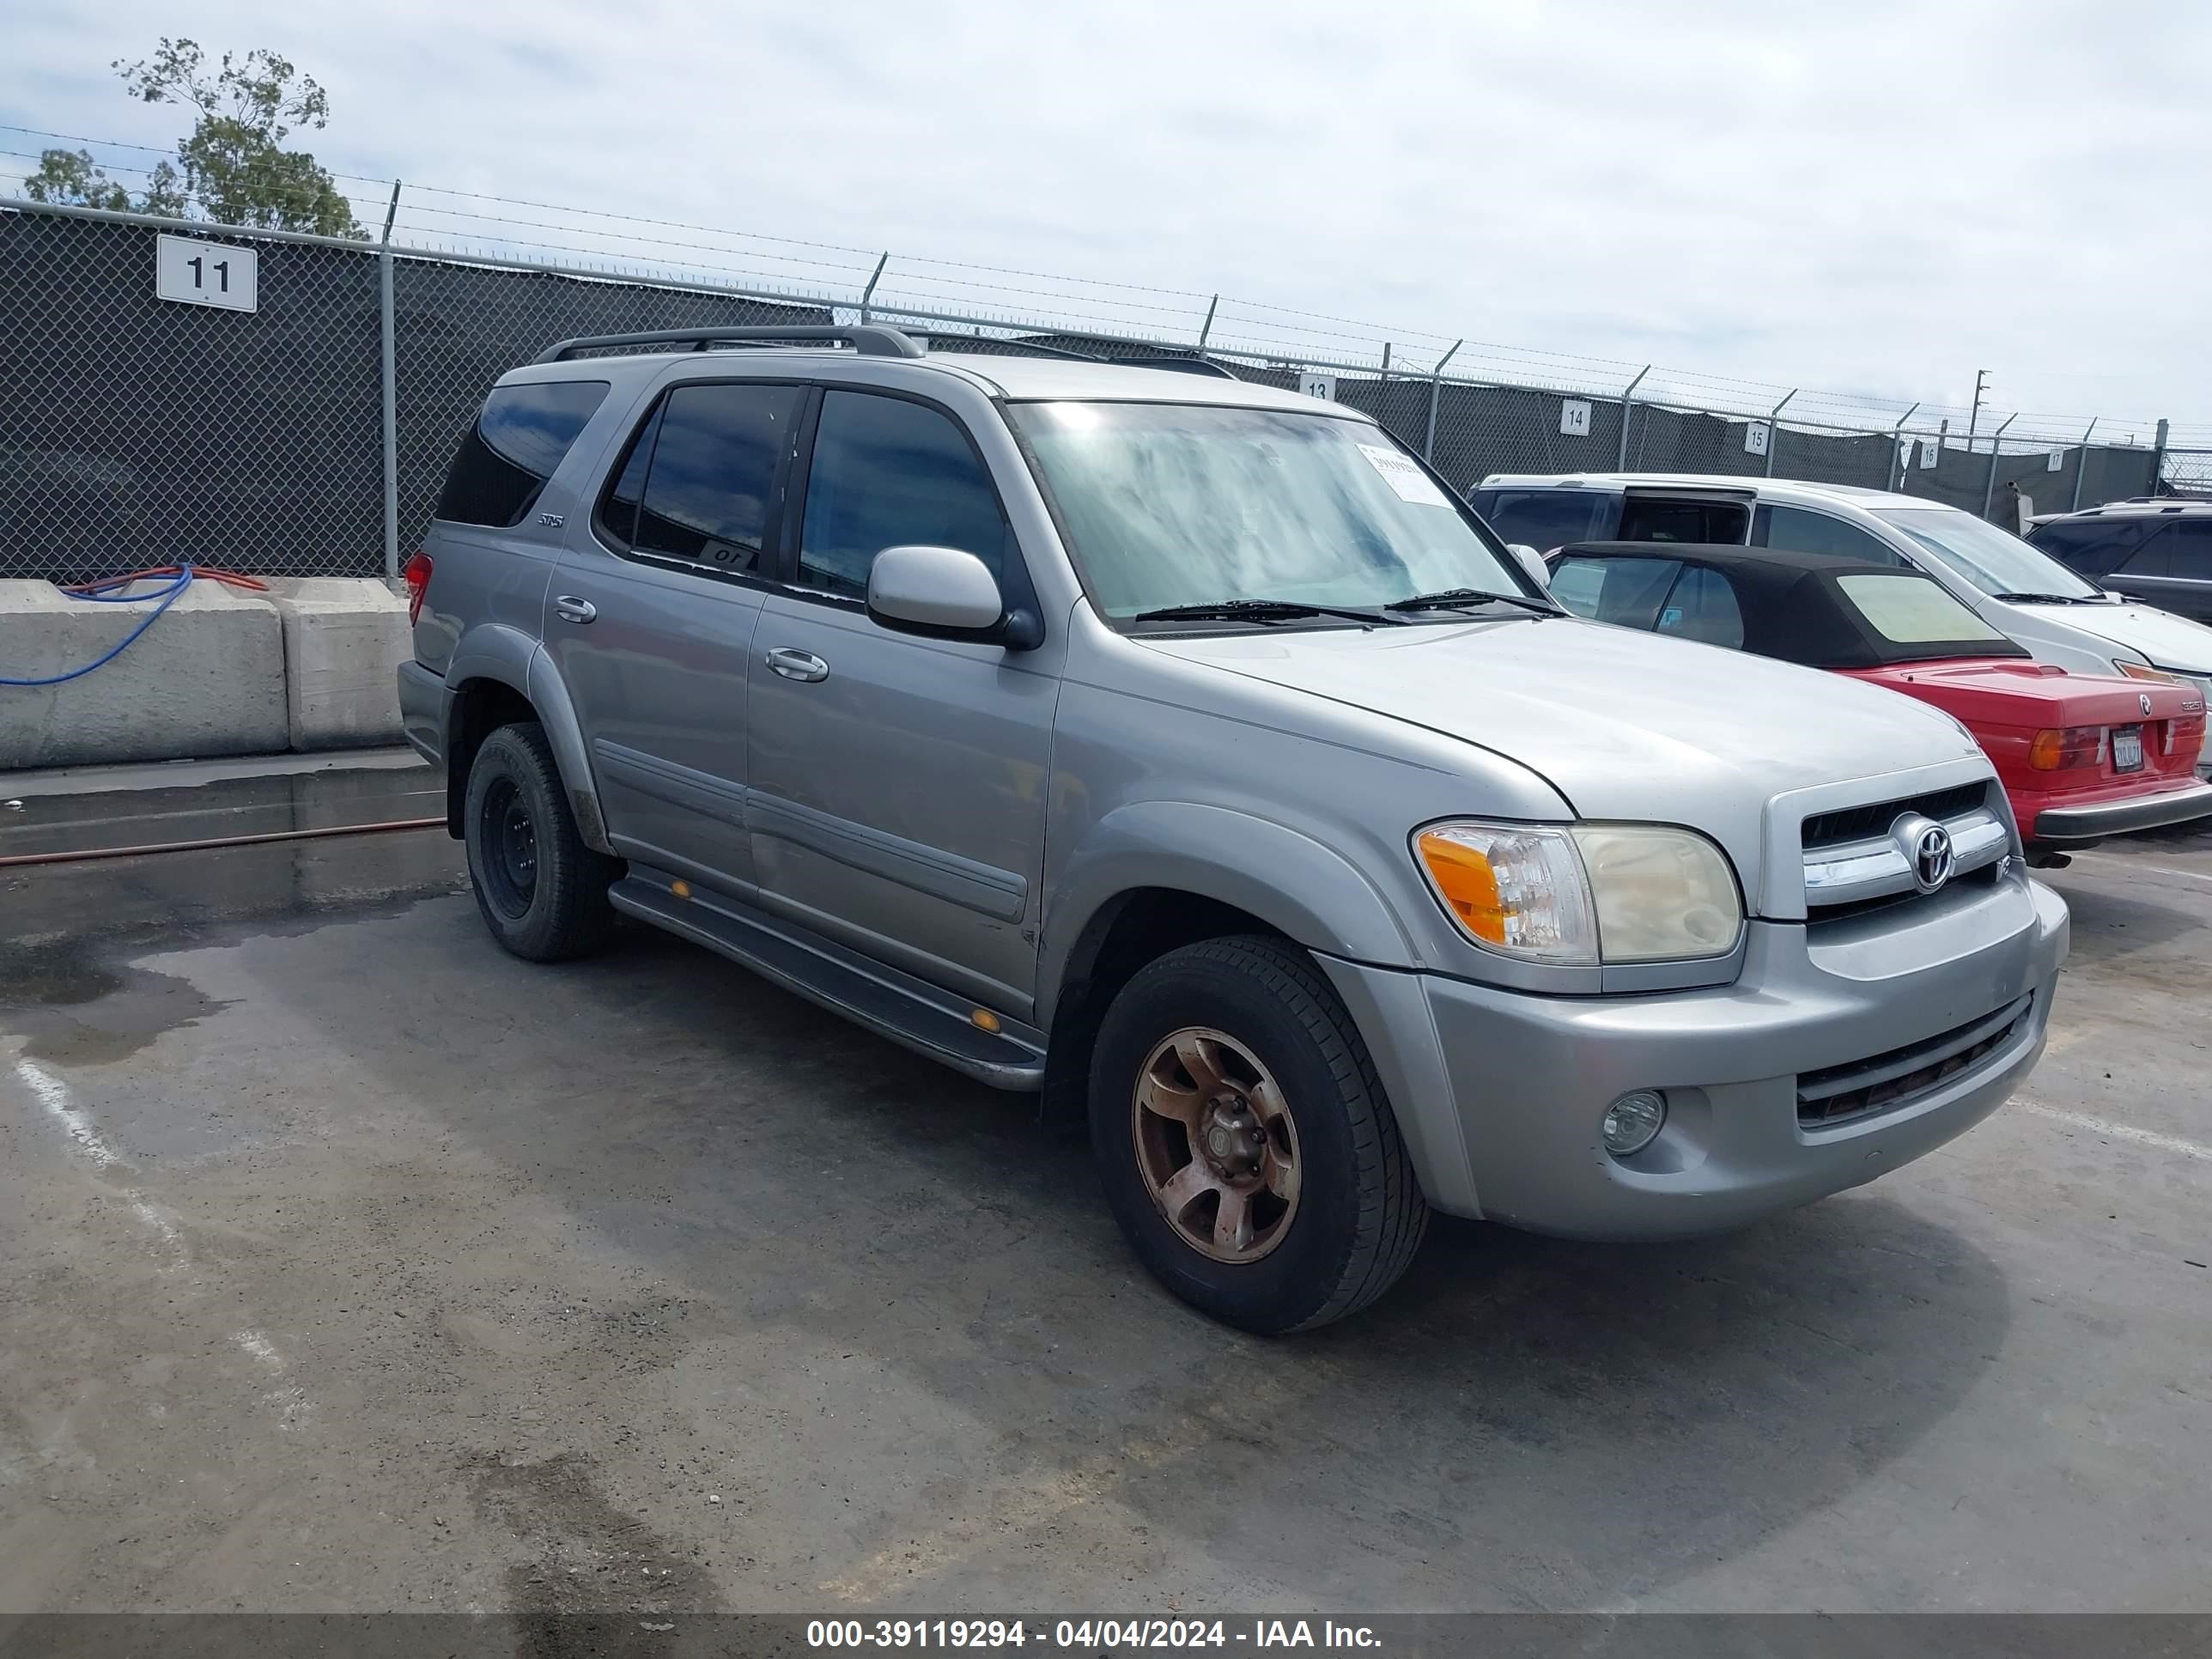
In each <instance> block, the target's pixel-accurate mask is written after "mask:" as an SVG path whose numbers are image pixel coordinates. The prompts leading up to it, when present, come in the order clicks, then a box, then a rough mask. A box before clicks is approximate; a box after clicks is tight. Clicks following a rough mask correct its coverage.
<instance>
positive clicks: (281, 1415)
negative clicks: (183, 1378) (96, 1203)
mask: <svg viewBox="0 0 2212 1659" xmlns="http://www.w3.org/2000/svg"><path fill="white" fill-rule="evenodd" d="M12 1068H13V1070H14V1072H15V1077H16V1079H17V1080H18V1081H19V1082H21V1084H22V1085H23V1087H24V1088H25V1089H26V1090H27V1091H28V1092H29V1094H30V1096H31V1098H32V1099H33V1100H35V1101H37V1102H38V1103H39V1104H40V1107H42V1108H43V1109H45V1111H46V1115H47V1116H49V1117H51V1118H52V1119H53V1121H55V1122H56V1123H57V1124H58V1125H60V1127H61V1131H62V1133H63V1134H64V1135H65V1136H66V1137H67V1138H68V1139H69V1142H70V1146H74V1147H75V1148H76V1150H77V1151H78V1152H80V1153H82V1155H83V1156H84V1157H85V1158H88V1159H90V1160H91V1161H92V1163H93V1164H95V1165H97V1166H98V1167H99V1168H100V1169H103V1170H111V1169H114V1168H116V1167H117V1166H118V1165H119V1164H122V1163H123V1157H122V1154H121V1153H119V1152H117V1151H116V1150H115V1149H114V1148H113V1147H112V1146H109V1145H108V1144H107V1143H106V1141H105V1140H103V1139H101V1138H100V1130H99V1128H98V1127H97V1126H96V1125H94V1122H93V1121H92V1117H91V1115H90V1114H89V1113H88V1112H87V1111H85V1109H83V1108H82V1107H81V1106H79V1105H78V1104H77V1103H76V1100H75V1099H74V1098H73V1097H71V1095H70V1087H69V1085H67V1084H66V1083H64V1082H63V1081H62V1080H61V1079H59V1078H58V1077H56V1076H55V1075H54V1074H53V1073H52V1072H50V1071H48V1070H47V1069H46V1067H45V1066H41V1065H40V1064H39V1062H38V1061H36V1060H31V1059H27V1058H26V1057H25V1056H23V1055H21V1054H18V1055H17V1056H16V1057H15V1060H13V1062H12ZM119 1196H120V1197H121V1198H122V1200H123V1201H124V1202H125V1204H127V1205H129V1206H130V1207H131V1214H132V1215H134V1216H136V1217H137V1219H138V1221H139V1224H140V1225H143V1227H145V1229H146V1230H147V1231H149V1232H150V1233H152V1234H153V1235H154V1237H155V1238H157V1239H159V1240H160V1241H161V1245H162V1248H163V1249H165V1250H166V1251H167V1254H168V1256H169V1261H168V1263H167V1265H166V1266H165V1267H162V1269H161V1271H162V1272H163V1273H182V1274H183V1275H184V1276H185V1279H187V1280H188V1281H189V1283H188V1285H187V1293H188V1294H190V1295H192V1296H195V1297H197V1296H198V1295H201V1294H204V1291H205V1289H206V1287H205V1285H203V1284H202V1283H201V1282H200V1279H199V1275H198V1274H197V1273H195V1272H194V1271H193V1269H192V1256H191V1246H190V1245H188V1244H187V1243H185V1236H184V1234H183V1232H182V1231H180V1230H179V1228H178V1226H177V1225H176V1223H174V1222H173V1221H172V1220H170V1219H169V1218H168V1217H167V1215H164V1214H163V1213H162V1212H161V1211H160V1210H159V1209H157V1208H155V1206H153V1205H152V1204H151V1203H149V1201H148V1200H147V1199H146V1196H145V1194H143V1193H141V1192H140V1191H139V1190H138V1189H137V1188H135V1187H126V1188H123V1189H122V1190H121V1192H120V1194H119ZM231 1340H233V1341H234V1342H235V1343H237V1344H238V1346H240V1348H242V1349H244V1350H245V1351H246V1353H247V1354H248V1355H249V1356H251V1357H252V1359H253V1361H254V1363H255V1364H258V1365H259V1366H260V1367H261V1368H262V1370H264V1371H266V1372H267V1373H268V1374H269V1376H270V1379H271V1380H272V1381H273V1382H274V1383H276V1385H277V1386H276V1387H274V1388H271V1389H268V1390H267V1391H266V1392H265V1393H264V1394H263V1395H262V1396H261V1397H262V1399H263V1400H264V1401H267V1402H268V1403H269V1404H270V1406H272V1407H275V1408H276V1425H277V1426H278V1427H279V1428H283V1429H296V1428H298V1427H300V1426H301V1425H302V1424H303V1423H305V1422H307V1420H308V1419H310V1418H312V1417H313V1415H314V1410H315V1407H314V1402H313V1401H311V1400H310V1399H308V1398H307V1391H306V1390H305V1389H301V1388H300V1387H299V1386H298V1385H297V1384H296V1383H290V1382H289V1381H287V1380H286V1376H287V1373H288V1372H289V1370H290V1367H289V1366H288V1365H287V1364H285V1362H284V1356H283V1354H282V1353H281V1352H278V1351H277V1347H276V1344H275V1343H274V1342H271V1341H270V1340H269V1336H268V1334H267V1333H266V1332H264V1331H259V1330H244V1331H240V1332H238V1333H237V1334H235V1335H234V1336H233V1337H232V1339H231Z"/></svg>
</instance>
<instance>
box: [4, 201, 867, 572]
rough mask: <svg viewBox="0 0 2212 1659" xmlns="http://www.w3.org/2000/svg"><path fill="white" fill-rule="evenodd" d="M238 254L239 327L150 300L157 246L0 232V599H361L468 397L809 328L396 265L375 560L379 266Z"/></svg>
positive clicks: (619, 288) (278, 246)
mask: <svg viewBox="0 0 2212 1659" xmlns="http://www.w3.org/2000/svg"><path fill="white" fill-rule="evenodd" d="M173 229H174V230H175V231H176V232H177V233H178V234H189V235H190V236H191V238H192V239H193V240H195V241H198V242H215V243H218V244H221V245H224V246H252V248H253V249H254V251H255V252H256V254H257V256H258V260H257V263H258V276H257V283H256V286H257V289H258V295H257V299H258V308H257V309H256V310H254V311H253V312H252V313H241V312H237V311H229V310H222V309H218V308H215V307H207V306H203V305H196V304H187V303H178V302H175V301H168V300H164V299H161V298H158V297H156V295H155V239H156V237H157V236H158V235H160V234H161V227H160V226H158V225H154V224H141V223H127V222H114V221H112V220H101V219H94V218H88V217H83V216H70V215H61V214H52V213H41V212H15V213H0V273H4V275H0V577H32V578H43V579H46V580H53V581H76V580H88V579H90V578H92V577H95V576H100V575H105V574H111V573H113V572H116V571H120V570H129V569H134V568H140V567H143V566H146V565H151V564H166V563H171V562H177V561H179V560H190V561H191V562H195V563H201V564H212V565H219V566H222V567H225V568H230V569H236V570H249V571H253V572H257V573H259V574H270V575H295V576H309V575H313V576H375V575H382V574H387V568H388V564H389V557H388V555H389V552H390V550H391V549H392V548H393V547H397V548H398V549H399V550H401V555H400V556H402V557H404V550H407V549H410V548H412V547H414V546H416V545H417V544H419V543H420V540H421V537H422V530H423V528H424V526H426V525H428V522H429V518H430V510H431V507H432V506H433V505H434V503H435V501H436V498H437V494H438V487H439V485H440V483H441V482H442V481H443V479H444V477H445V471H446V465H447V462H448V461H449V460H450V459H452V457H453V447H454V446H455V444H456V443H457V442H459V438H460V435H461V434H462V433H463V432H464V431H465V430H466V429H467V427H468V423H469V422H470V420H471V418H472V417H473V416H474V415H475V413H476V410H477V405H478V404H481V403H482V402H483V395H484V392H485V389H486V388H487V387H489V386H490V385H491V383H492V382H493V381H494V380H496V379H497V378H498V377H499V376H500V375H501V374H503V373H505V372H506V371H507V369H509V368H513V367H514V365H515V364H517V363H520V362H528V361H529V360H530V359H531V358H532V357H534V356H537V355H538V353H539V352H540V351H543V350H544V349H545V347H546V346H547V344H549V343H550V342H552V341H554V340H556V339H562V338H564V337H569V336H573V335H578V334H615V333H624V332H630V331H638V330H643V329H649V328H676V327H687V326H692V325H714V324H730V325H741V324H760V323H810V322H823V321H827V320H828V319H829V313H828V312H826V311H825V310H823V309H822V308H821V307H813V306H795V305H787V304H781V303H771V302H765V301H758V300H752V299H746V298H740V297H736V296H732V295H724V294H715V293H706V292H700V291H697V290H694V289H682V288H675V287H666V286H653V285H648V284H645V283H634V282H622V281H611V280H605V279H593V278H589V277H585V276H568V275H562V274H556V273H552V272H547V271H529V270H501V269H496V268H493V267H489V266H484V265H478V264H459V263H455V262H453V261H452V260H450V259H426V258H417V257H412V256H410V255H405V254H401V253H398V252H394V253H393V254H392V257H391V261H390V263H391V267H392V270H391V275H392V313H391V314H392V392H393V398H392V415H393V420H392V475H393V482H394V483H395V484H396V489H395V491H394V495H395V497H396V501H395V503H394V504H395V506H396V513H395V514H394V515H393V518H392V536H391V537H390V538H388V539H387V537H386V518H387V513H386V489H385V484H386V444H385V436H384V422H383V412H382V411H383V392H384V379H383V376H384V350H383V344H384V324H383V320H382V319H383V306H382V296H381V288H382V282H383V269H382V267H383V265H384V263H385V259H384V256H383V254H382V253H381V252H380V250H379V249H378V248H377V247H375V246H374V245H368V244H362V243H352V244H346V243H338V242H325V241H321V240H276V239H270V238H266V237H248V236H243V235H240V236H226V235H220V234H210V231H209V230H208V228H207V227H205V226H204V225H198V224H192V225H183V224H179V225H177V226H175V227H173Z"/></svg>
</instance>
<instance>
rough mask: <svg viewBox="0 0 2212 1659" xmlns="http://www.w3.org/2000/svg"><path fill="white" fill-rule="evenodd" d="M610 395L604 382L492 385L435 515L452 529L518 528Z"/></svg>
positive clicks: (450, 470)
mask: <svg viewBox="0 0 2212 1659" xmlns="http://www.w3.org/2000/svg"><path fill="white" fill-rule="evenodd" d="M606 395H607V382H606V381H605V380H532V381H530V382H528V383H526V384H525V385H522V386H494V387H493V388H492V392H491V395H490V396H489V398H485V399H484V406H483V413H481V414H479V415H478V416H477V423H476V425H475V426H473V427H471V428H470V429H469V435H468V436H467V437H465V438H464V439H462V440H461V448H460V453H459V454H457V455H455V456H454V457H453V465H452V466H451V467H450V468H448V469H447V472H446V487H445V489H443V490H441V492H440V493H439V495H438V509H437V513H436V516H437V517H439V518H441V519H443V520H447V522H448V523H451V524H483V525H495V526H499V527H501V528H507V527H510V526H514V525H519V524H520V523H521V522H522V520H524V519H525V518H526V516H527V515H528V514H529V512H530V509H531V507H532V506H534V505H535V504H536V502H537V501H538V492H539V491H541V490H543V489H544V488H545V481H546V480H547V479H548V478H550V477H552V476H553V470H554V468H556V467H557V466H559V465H561V458H562V456H564V455H566V454H567V453H568V450H569V447H570V446H571V445H573V444H574V442H575V441H576V435H577V434H578V433H580V432H581V431H582V430H583V429H584V426H585V423H586V422H588V421H589V420H590V419H591V418H592V411H593V410H597V409H598V408H599V403H600V400H601V399H603V398H605V396H606Z"/></svg>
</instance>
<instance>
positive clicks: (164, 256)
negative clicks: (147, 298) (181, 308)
mask: <svg viewBox="0 0 2212 1659" xmlns="http://www.w3.org/2000/svg"><path fill="white" fill-rule="evenodd" d="M260 264H261V256H260V255H259V254H258V253H257V252H255V251H254V250H253V249H252V248H250V247H240V246H236V245H234V244H233V243H230V242H203V241H200V240H197V239H195V238H193V237H190V236H166V235H165V236H162V237H160V238H159V239H157V242H156V246H155V252H154V296H155V298H156V299H160V300H174V301H177V302H178V303H179V304H180V305H188V306H216V307H220V308H222V310H225V311H258V310H260V309H261V282H260V275H261V273H260Z"/></svg>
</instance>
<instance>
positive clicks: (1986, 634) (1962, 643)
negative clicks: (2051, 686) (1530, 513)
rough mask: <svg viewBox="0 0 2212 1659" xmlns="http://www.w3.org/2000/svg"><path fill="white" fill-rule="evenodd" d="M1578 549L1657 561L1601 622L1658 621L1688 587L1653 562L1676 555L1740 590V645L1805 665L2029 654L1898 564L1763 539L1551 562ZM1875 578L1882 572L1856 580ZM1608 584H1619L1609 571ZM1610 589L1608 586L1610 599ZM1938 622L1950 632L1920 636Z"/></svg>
mask: <svg viewBox="0 0 2212 1659" xmlns="http://www.w3.org/2000/svg"><path fill="white" fill-rule="evenodd" d="M1577 558H1584V559H1602V560H1605V561H1607V562H1608V564H1611V563H1612V562H1614V561H1620V560H1635V561H1638V562H1645V563H1648V564H1649V565H1650V566H1652V567H1654V568H1653V569H1652V570H1651V575H1652V577H1653V578H1654V580H1650V581H1644V582H1639V583H1636V584H1633V585H1632V586H1633V588H1634V589H1635V590H1636V591H1634V592H1632V593H1631V594H1630V595H1629V596H1628V598H1627V600H1626V607H1625V609H1624V610H1623V611H1622V612H1621V613H1620V614H1607V612H1608V611H1610V610H1613V606H1611V605H1607V603H1605V602H1604V601H1601V604H1600V607H1599V611H1598V613H1597V614H1598V619H1599V620H1600V621H1602V622H1619V623H1625V624H1626V625H1627V626H1629V627H1632V628H1644V629H1659V628H1660V624H1661V621H1662V617H1664V616H1665V615H1666V613H1667V611H1668V609H1669V608H1671V606H1672V605H1674V604H1677V603H1679V600H1678V599H1677V598H1676V596H1680V595H1681V594H1682V593H1683V592H1684V588H1683V586H1682V578H1681V577H1680V576H1677V577H1676V578H1675V579H1674V581H1673V582H1671V583H1669V584H1667V585H1666V586H1665V587H1664V588H1663V589H1662V587H1661V585H1660V580H1658V579H1659V578H1660V577H1661V575H1662V573H1661V571H1660V570H1659V569H1657V568H1656V567H1658V566H1662V565H1665V564H1670V563H1671V564H1678V565H1680V566H1681V567H1683V568H1684V570H1685V571H1687V570H1692V569H1700V570H1706V571H1711V573H1713V574H1714V575H1716V576H1718V577H1719V578H1721V579H1722V580H1724V581H1725V582H1726V583H1727V584H1728V586H1729V592H1731V593H1733V595H1734V596H1735V609H1736V611H1738V612H1740V613H1741V617H1742V621H1743V647H1742V648H1743V649H1745V650H1747V651H1750V652H1753V653H1757V654H1758V655H1759V656H1762V657H1776V658H1779V659H1781V660H1783V661H1784V662H1794V663H1802V664H1803V665H1805V666H1806V667H1808V668H1880V667H1883V666H1886V665H1889V664H1893V663H1914V662H1933V661H1936V660H1939V659H1943V658H1947V657H2025V656H2027V655H2028V654H2029V653H2028V652H2027V649H2026V648H2025V647H2022V646H2020V645H2016V644H2015V643H2014V642H2013V641H2011V640H2008V639H2007V638H2006V637H2005V636H2004V635H2002V634H2000V633H1998V632H1997V631H1996V629H1992V628H1990V626H1989V625H1988V624H1987V623H1984V622H1983V621H1982V619H1981V618H1980V617H1978V616H1977V615H1975V614H1974V612H1973V611H1971V610H1969V609H1968V608H1967V607H1966V605H1964V604H1962V603H1960V600H1959V599H1956V598H1955V597H1954V596H1953V594H1952V593H1951V592H1950V591H1949V590H1948V589H1947V588H1945V587H1944V586H1943V585H1942V583H1940V582H1938V581H1936V580H1935V578H1933V577H1932V576H1929V575H1926V574H1923V573H1922V572H1920V571H1917V570H1913V569H1910V568H1905V567H1904V566H1900V565H1889V564H1876V563H1874V562H1870V561H1867V560H1862V559H1851V558H1845V557H1843V556H1840V555H1837V554H1830V553H1784V552H1780V551H1778V550H1775V549H1772V548H1766V547H1723V546H1711V545H1707V544H1701V543H1676V542H1578V543H1576V544H1573V545H1571V546H1568V547H1563V548H1561V549H1560V550H1559V551H1558V552H1557V553H1556V554H1554V555H1553V568H1554V569H1555V570H1556V569H1557V568H1558V567H1559V566H1561V565H1564V564H1565V563H1566V562H1569V561H1571V560H1573V559H1577ZM1868 577H1878V578H1881V579H1883V580H1881V581H1878V582H1869V581H1867V580H1854V579H1863V578H1868ZM1606 586H1607V589H1608V590H1609V589H1610V588H1611V586H1612V579H1611V578H1610V577H1608V579H1607V584H1606ZM1923 590H1925V591H1923ZM1611 598H1612V595H1611V593H1610V592H1607V594H1606V599H1611ZM1585 614H1588V613H1587V612H1585ZM1954 620H1955V622H1956V623H1958V624H1959V625H1958V626H1957V627H1955V628H1954V627H1953V626H1952V625H1951V624H1952V623H1953V622H1954ZM1662 631H1684V632H1689V633H1691V634H1692V637H1696V634H1695V631H1694V630H1693V629H1680V630H1674V629H1668V630H1662ZM1931 631H1934V632H1938V633H1943V634H1946V635H1949V637H1945V638H1940V639H1939V638H1923V637H1920V635H1924V634H1928V633H1929V632H1931Z"/></svg>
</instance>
